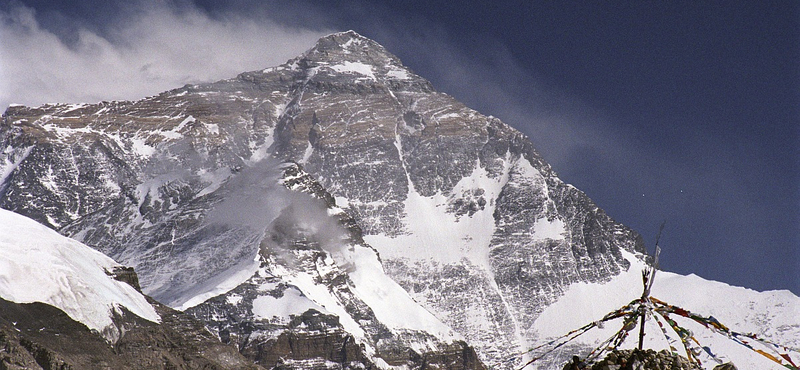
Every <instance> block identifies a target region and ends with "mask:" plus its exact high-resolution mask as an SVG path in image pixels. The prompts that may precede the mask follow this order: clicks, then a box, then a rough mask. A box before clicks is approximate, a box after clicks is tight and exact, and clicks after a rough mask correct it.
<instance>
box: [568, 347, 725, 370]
mask: <svg viewBox="0 0 800 370" xmlns="http://www.w3.org/2000/svg"><path fill="white" fill-rule="evenodd" d="M583 369H585V370H590V369H591V370H702V368H701V367H700V366H698V365H697V364H694V363H692V362H690V361H689V360H688V359H686V358H685V357H682V356H679V355H676V354H673V353H670V352H669V351H666V350H662V351H659V352H656V351H653V350H652V349H646V350H638V349H633V350H618V351H612V352H611V353H609V354H608V356H606V358H604V359H603V360H601V361H599V362H597V363H595V364H593V365H591V367H588V366H586V365H584V364H582V363H581V362H580V360H579V359H577V358H573V361H572V362H570V363H568V364H566V365H565V366H564V370H583ZM714 370H736V367H735V366H733V364H731V363H727V364H723V365H719V366H716V367H714Z"/></svg>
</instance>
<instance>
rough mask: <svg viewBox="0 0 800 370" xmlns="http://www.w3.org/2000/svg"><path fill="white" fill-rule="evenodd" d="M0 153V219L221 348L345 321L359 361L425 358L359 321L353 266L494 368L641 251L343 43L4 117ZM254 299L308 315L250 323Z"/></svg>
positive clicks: (371, 49) (373, 319)
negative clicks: (210, 334) (113, 280)
mask: <svg viewBox="0 0 800 370" xmlns="http://www.w3.org/2000/svg"><path fill="white" fill-rule="evenodd" d="M0 147H5V148H6V150H5V151H4V152H3V153H2V156H3V161H0V164H2V171H0V173H2V174H3V176H2V177H0V195H1V196H2V198H0V207H2V208H6V209H11V210H14V211H16V212H19V213H22V214H26V215H29V216H30V217H32V218H34V219H37V220H39V221H40V222H43V223H46V224H48V225H49V226H51V227H53V228H55V229H58V230H59V231H60V232H61V233H63V234H66V235H69V236H72V237H75V238H76V239H79V240H81V241H84V242H85V243H86V244H90V245H92V246H94V247H95V248H97V249H99V250H101V251H103V252H105V253H107V254H109V255H111V256H113V257H114V258H116V259H119V260H121V261H123V262H124V263H125V264H129V265H133V266H134V267H135V268H136V269H137V271H138V272H139V273H140V281H141V284H142V288H143V289H144V291H145V292H148V293H152V294H153V295H154V296H155V297H156V298H157V299H161V300H164V301H165V302H167V303H168V304H170V305H171V306H174V307H181V308H184V309H187V310H189V311H190V312H193V313H194V315H195V316H196V317H198V318H200V319H205V320H207V323H208V324H209V325H212V326H214V325H216V326H217V327H219V328H222V329H219V333H220V335H221V336H223V334H224V333H223V331H224V330H228V333H227V334H224V335H229V336H231V335H232V334H233V335H232V336H231V337H236V336H238V335H240V334H241V333H245V332H247V330H250V329H247V330H244V331H240V332H238V334H237V333H235V332H232V331H231V330H230V327H234V326H236V325H244V326H247V325H250V324H248V322H249V323H256V324H257V325H255V326H263V330H264V331H263V333H261V334H258V333H256V335H262V337H263V338H267V339H266V340H267V341H270V340H274V339H268V338H271V337H270V335H271V334H268V333H271V332H272V331H274V330H278V331H279V330H283V329H276V328H281V327H283V328H289V329H290V330H294V329H292V328H290V327H291V325H299V324H297V322H295V324H292V322H293V321H292V319H291V317H303V318H304V319H303V320H301V323H305V325H312V326H313V325H322V326H320V327H323V328H328V329H330V330H333V331H335V330H341V328H340V327H339V326H341V325H345V324H346V326H347V325H349V326H347V328H348V329H347V330H344V331H343V332H342V333H349V334H350V335H353V334H354V337H359V335H362V337H361V338H364V339H362V340H363V341H362V342H361V344H364V345H365V348H366V350H365V353H366V355H365V356H366V357H367V358H370V359H371V360H372V361H376V364H377V366H379V367H383V366H392V365H396V366H399V365H400V364H403V363H406V364H412V363H416V362H414V361H417V360H415V359H416V358H417V357H415V356H421V355H423V354H424V353H427V352H426V351H428V350H431V349H435V348H437V347H439V348H443V347H446V346H447V345H445V344H444V343H439V344H431V343H427V341H428V339H426V338H429V337H427V336H426V335H425V334H424V330H423V331H417V332H416V333H411V334H409V332H406V331H405V330H406V329H408V328H407V327H406V326H398V325H396V324H392V323H391V320H388V321H386V320H382V319H380V318H379V316H380V315H381V312H382V311H381V309H382V307H380V305H379V304H377V303H375V302H376V301H375V300H374V299H373V300H372V301H370V297H369V296H366V295H365V294H366V292H367V290H365V289H366V288H367V287H369V285H368V284H367V283H359V282H358V281H359V275H358V274H357V273H354V272H359V271H372V272H371V273H370V275H366V276H361V277H360V278H361V279H362V281H368V280H369V279H372V278H380V279H383V276H384V275H385V276H388V277H389V278H391V279H392V280H393V281H394V282H396V284H397V286H398V287H402V289H399V288H397V287H395V285H394V284H395V283H393V282H392V283H390V282H389V281H386V283H385V284H384V285H385V286H390V290H391V292H393V293H391V294H400V295H404V297H407V299H409V300H410V301H412V302H416V303H418V304H419V307H420V308H421V309H422V310H425V311H427V312H429V313H430V314H432V316H433V317H435V318H436V319H438V320H439V321H441V324H442V325H444V326H445V327H448V328H450V329H452V330H454V332H456V333H458V334H459V335H460V336H463V337H464V338H468V339H469V345H472V346H474V347H475V348H476V351H477V352H478V355H479V356H480V358H481V360H483V361H485V362H486V363H487V364H489V365H491V366H498V367H503V368H512V367H514V365H515V364H519V363H520V361H521V360H522V357H521V355H520V354H521V353H523V352H525V351H526V350H527V349H528V348H529V347H531V343H532V342H533V341H536V340H538V339H539V333H537V332H536V331H535V330H534V328H533V325H532V323H534V322H535V321H536V319H537V318H538V317H539V315H540V314H542V312H544V311H545V309H546V307H547V306H549V305H550V304H552V303H554V302H556V301H557V300H558V299H559V297H561V296H562V295H563V294H564V293H565V292H566V291H567V290H568V289H569V287H570V286H572V285H573V284H575V283H608V282H610V281H612V280H614V278H615V277H616V276H619V275H620V274H625V273H626V272H627V273H629V272H630V270H631V267H632V266H633V265H635V264H633V263H632V262H631V260H630V259H629V258H626V256H628V255H636V257H633V258H634V261H636V260H638V259H641V258H644V252H645V247H644V243H643V241H642V238H641V236H639V235H638V234H637V233H636V232H635V231H633V230H631V229H629V228H627V227H625V226H624V225H621V224H619V223H616V222H615V221H614V220H613V219H611V218H610V217H609V216H608V215H607V214H605V212H604V211H603V210H602V209H600V208H599V207H597V205H595V204H594V203H593V202H592V201H591V199H589V198H588V197H587V196H586V195H585V194H584V193H583V192H581V191H580V190H578V189H576V188H574V187H573V186H570V185H568V184H565V183H563V181H561V180H560V179H558V177H557V176H556V174H555V172H554V171H553V169H552V168H551V167H550V166H549V165H548V164H547V163H546V162H545V161H544V160H543V159H542V158H541V156H539V155H538V153H537V152H536V151H535V149H534V148H533V146H532V144H531V143H530V141H529V140H528V139H527V138H526V137H525V135H524V134H522V133H521V132H519V131H518V130H516V129H514V128H513V127H510V126H508V125H506V124H504V123H502V122H501V121H500V120H498V119H496V118H493V117H491V116H483V115H481V114H480V113H478V112H476V111H474V110H472V109H469V108H468V107H466V106H464V105H463V104H461V103H459V102H457V101H456V100H455V99H454V98H452V97H450V96H449V95H447V94H444V93H440V92H437V91H436V90H435V89H434V88H433V86H431V84H430V83H429V82H428V81H426V80H424V79H423V78H421V77H419V76H417V75H416V74H414V73H413V72H412V71H411V70H409V69H408V68H407V67H405V66H403V65H402V63H401V62H400V61H399V59H397V58H396V57H395V56H393V55H391V53H389V52H388V51H386V50H385V49H384V48H383V47H382V46H380V45H378V44H377V43H375V42H374V41H371V40H369V39H367V38H364V37H362V36H360V35H358V34H357V33H355V32H352V31H348V32H342V33H337V34H332V35H329V36H326V37H323V38H321V39H320V41H318V42H317V45H315V46H314V47H312V48H311V49H309V51H307V52H306V53H304V54H302V55H301V56H298V57H297V58H294V59H291V60H289V61H288V62H287V63H286V64H283V65H281V66H278V67H272V68H267V69H263V70H258V71H252V72H245V73H242V74H239V75H238V76H237V77H235V78H232V79H227V80H222V81H218V82H214V83H209V84H199V85H187V86H184V87H182V88H178V89H173V90H170V91H168V92H165V93H162V94H159V95H157V96H153V97H148V98H145V99H142V100H139V101H134V102H102V103H98V104H95V105H48V106H42V107H39V108H27V107H12V108H9V109H8V110H7V111H6V113H5V114H4V115H3V118H2V125H0ZM281 162H296V163H299V164H300V165H301V166H298V167H296V168H297V171H298V172H296V173H295V175H299V174H300V173H304V175H302V176H300V177H301V178H305V179H307V180H304V181H306V182H307V184H306V185H304V186H303V187H302V189H297V190H300V192H301V193H305V194H309V193H310V194H311V195H312V198H314V197H316V199H317V200H320V199H322V200H323V202H322V203H325V204H326V205H324V206H321V205H320V203H316V204H317V205H313V204H311V203H313V202H309V201H307V200H301V199H305V198H302V197H301V198H298V195H292V194H293V193H292V191H293V190H292V189H286V188H285V186H284V185H285V179H286V176H287V172H286V171H287V170H288V169H290V168H294V167H291V166H290V167H285V166H281V165H278V164H277V163H281ZM301 168H302V170H301ZM292 171H294V170H292ZM292 176H293V175H292ZM290 177H291V176H290ZM282 178H283V179H284V180H280V179H282ZM312 179H313V181H312ZM281 181H284V182H281ZM281 184H284V185H281ZM312 184H316V185H312ZM313 189H317V190H320V189H321V190H324V191H323V192H320V191H317V190H313ZM314 194H317V195H316V196H314ZM319 194H327V195H319ZM271 197H272V198H275V199H282V200H269V199H271ZM337 205H338V206H337ZM337 208H338V209H337ZM220 209H222V210H220ZM298 209H299V210H302V211H299V212H300V213H297V212H298V211H297V210H298ZM226 210H227V211H226ZM331 212H332V213H333V215H342V214H344V215H347V216H348V217H349V218H342V217H339V219H338V221H337V222H342V223H344V225H345V226H344V227H343V230H344V231H342V229H339V228H340V227H341V226H335V227H333V228H330V227H328V222H327V221H325V217H317V216H316V215H328V216H330V215H331ZM298 215H300V216H302V217H298ZM223 216H224V217H223ZM336 217H338V216H336ZM347 225H351V226H353V225H354V226H357V227H358V232H355V231H354V229H353V228H351V227H350V226H347ZM332 230H333V231H332ZM336 230H338V231H336ZM348 230H349V231H348ZM221 246H224V248H222V247H221ZM264 251H266V252H264ZM362 252H363V253H364V254H363V255H364V256H367V257H369V258H368V259H354V256H360V255H361V253H362ZM337 253H338V255H337ZM378 256H380V257H378ZM365 261H366V262H365ZM373 261H377V266H378V267H375V268H367V267H369V266H373V267H374V266H376V265H374V264H373ZM360 267H364V268H367V269H365V270H359V268H360ZM262 272H263V273H262ZM300 276H302V279H300V278H298V277H300ZM248 281H249V283H248ZM382 281H385V280H382ZM248 284H249V285H248ZM242 285H246V286H245V287H243V288H242V289H241V290H237V289H239V288H237V287H239V286H242ZM320 288H322V290H320ZM398 289H399V290H398ZM217 294H222V296H217V298H211V299H209V300H206V301H205V302H207V303H202V301H203V300H205V299H206V298H210V297H212V296H214V295H217ZM361 295H364V296H361ZM373 298H374V297H373ZM403 299H406V298H403ZM368 301H369V302H372V303H369V302H368ZM241 302H245V305H246V306H247V305H249V306H247V307H248V308H247V309H244V308H236V307H239V305H240V304H241ZM257 302H273V303H274V304H277V305H281V304H284V305H289V304H290V303H291V304H297V303H298V302H303V303H302V304H301V306H303V305H307V307H312V306H313V307H317V308H320V307H321V308H323V309H324V310H323V311H325V310H327V311H328V312H327V313H326V312H320V311H317V312H318V313H317V314H313V313H312V314H310V315H305V313H299V312H293V313H290V314H286V315H289V316H284V314H279V315H273V316H272V317H271V318H266V317H262V316H259V315H258V314H256V311H258V312H261V313H262V314H264V315H271V314H272V313H274V312H268V311H263V310H259V309H257V308H256V307H257V306H258V307H260V306H259V304H258V303H257ZM281 302H283V303H281ZM234 303H235V304H234ZM314 305H316V306H314ZM190 307H194V308H190ZM303 307H306V306H303ZM237 309H238V310H241V311H242V312H244V315H243V316H241V317H239V318H235V319H232V318H229V319H224V317H225V312H226V311H225V310H229V311H230V312H234V311H235V312H238V311H236V310H237ZM204 310H205V312H206V314H205V316H204V313H203V312H204ZM414 310H416V308H414ZM212 311H214V312H216V313H217V314H219V315H222V317H223V319H221V320H217V319H209V317H211V315H210V314H209V312H212ZM331 312H335V313H337V314H336V315H334V316H337V317H338V318H339V319H340V321H339V323H338V324H337V323H333V321H331V322H330V323H328V324H326V322H328V321H329V320H328V319H326V318H325V317H326V316H325V315H328V314H330V313H331ZM420 312H421V311H420ZM237 315H238V314H237ZM291 315H294V316H291ZM304 315H305V316H304ZM348 317H350V319H348ZM384 317H387V316H385V315H384ZM226 320H227V321H226ZM237 320H239V321H237ZM248 320H250V321H248ZM349 320H352V321H349ZM437 325H438V324H437ZM336 328H339V329H336ZM237 330H238V329H237ZM271 330H272V331H271ZM326 330H327V329H326ZM276 332H277V331H276ZM362 332H364V333H369V334H366V335H363V334H360V333H362ZM253 333H255V331H250V332H249V333H248V334H246V335H251V334H253ZM337 335H338V334H337ZM347 335H348V334H343V335H342V336H341V337H340V338H339V339H336V340H340V339H342V338H345V337H347ZM278 336H280V334H278ZM432 337H436V335H433V336H432ZM254 338H255V337H254ZM240 339H241V338H240ZM440 339H441V336H440ZM236 340H238V339H236V338H234V339H231V341H236ZM342 340H343V339H342ZM244 342H247V343H250V342H248V339H246V338H245V339H244ZM341 343H343V342H340V344H341ZM426 343H427V344H426ZM456 347H458V345H457V346H456ZM240 349H242V348H240ZM403 353H404V354H403ZM412 353H415V354H412ZM381 355H382V356H383V357H381ZM351 357H352V356H351ZM467 357H469V356H467ZM339 359H340V358H339ZM387 359H388V362H386V361H387ZM270 361H272V360H270ZM315 361H316V360H315ZM325 361H327V360H325ZM381 361H384V362H386V363H385V364H384V363H381ZM395 361H397V362H395ZM404 361H405V362H404ZM409 361H410V362H409ZM315 363H316V362H315ZM322 363H323V364H324V363H325V362H324V361H323V362H322ZM337 363H338V364H339V365H331V366H348V365H346V362H344V363H341V362H337ZM303 364H306V365H308V363H303ZM343 364H344V365H343ZM294 366H299V367H302V366H303V365H302V364H301V363H295V365H294Z"/></svg>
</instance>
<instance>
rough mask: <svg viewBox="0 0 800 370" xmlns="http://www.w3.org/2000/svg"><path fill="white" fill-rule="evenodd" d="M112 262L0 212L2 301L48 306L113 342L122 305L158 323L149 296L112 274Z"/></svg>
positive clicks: (40, 227) (19, 218) (56, 235)
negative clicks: (44, 304)
mask: <svg viewBox="0 0 800 370" xmlns="http://www.w3.org/2000/svg"><path fill="white" fill-rule="evenodd" d="M117 266H120V265H119V264H118V263H116V262H114V260H112V259H111V258H109V257H107V256H105V255H104V254H102V253H100V252H98V251H96V250H94V249H92V248H89V247H88V246H86V245H84V244H81V243H80V242H77V241H75V240H73V239H70V238H67V237H64V236H61V235H59V234H58V233H57V232H55V231H53V230H51V229H49V228H47V227H45V226H44V225H41V224H39V223H37V222H36V221H33V220H31V219H29V218H27V217H24V216H22V215H19V214H16V213H13V212H11V211H7V210H4V209H0V297H2V298H3V299H6V300H9V301H13V302H16V303H31V302H43V303H47V304H49V305H52V306H55V307H58V308H59V309H61V310H63V311H64V312H66V313H67V315H69V316H70V317H71V318H73V319H74V320H76V321H79V322H81V323H83V324H85V325H86V326H87V327H89V328H90V329H93V330H97V331H98V332H100V333H101V334H102V335H103V336H104V337H105V338H106V339H108V340H110V341H112V342H113V341H114V340H115V339H117V337H118V334H119V331H118V329H117V328H116V326H115V325H114V323H113V321H112V314H113V313H114V312H115V311H116V312H118V313H121V312H120V311H119V308H120V307H124V308H126V309H127V310H128V311H130V312H132V313H134V314H136V315H137V316H140V317H142V318H144V319H147V320H149V321H153V322H159V321H160V317H159V316H158V314H157V313H156V311H155V309H154V308H153V306H151V305H150V304H149V303H147V300H146V299H145V297H144V296H143V295H142V294H140V293H139V292H137V291H136V290H135V289H134V288H133V287H131V286H130V285H128V284H127V283H124V282H121V281H117V280H114V279H113V278H112V277H111V276H109V275H108V272H110V271H112V270H113V268H114V267H117Z"/></svg>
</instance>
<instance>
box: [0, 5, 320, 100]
mask: <svg viewBox="0 0 800 370" xmlns="http://www.w3.org/2000/svg"><path fill="white" fill-rule="evenodd" d="M126 18H127V19H126V20H125V21H124V22H118V23H119V24H116V25H114V26H115V27H113V28H112V29H114V31H113V35H111V36H112V37H103V36H101V35H99V34H97V33H94V32H91V31H89V30H87V29H81V30H79V31H78V32H77V40H76V42H74V43H70V44H69V45H67V44H65V43H64V42H63V40H62V39H60V38H59V36H58V35H56V34H54V33H52V32H50V31H48V30H46V29H44V28H43V27H41V26H40V24H39V23H38V22H37V20H36V16H35V12H34V10H32V9H30V8H27V7H24V6H17V7H15V8H12V9H11V10H10V11H9V12H2V11H0V40H1V42H0V109H2V110H5V108H6V107H7V106H8V105H9V104H11V103H18V104H25V105H30V106H37V105H41V104H44V103H51V102H63V103H78V102H89V103H93V102H97V101H100V100H120V99H138V98H142V97H145V96H148V95H154V94H157V93H159V92H161V91H165V90H168V89H171V88H176V87H180V86H182V85H184V84H187V83H196V82H206V81H215V80H219V79H223V78H230V77H234V76H236V75H237V74H238V73H241V72H245V71H250V70H256V69H260V68H265V67H270V66H274V65H278V64H281V63H284V62H285V61H286V60H288V59H290V58H292V57H294V56H296V55H298V54H300V53H302V52H303V51H305V50H306V49H308V48H310V47H311V46H313V44H314V42H315V41H316V40H317V39H318V38H319V37H321V36H323V35H324V34H326V33H329V32H326V31H324V30H323V31H318V30H309V29H303V28H292V27H286V26H281V25H279V24H277V23H275V22H273V21H271V20H269V19H263V18H262V19H255V18H252V19H251V18H246V17H244V16H242V15H234V14H228V15H226V16H224V17H221V18H211V17H209V16H208V15H207V14H205V13H203V12H201V11H199V10H198V9H196V8H193V7H189V8H182V9H177V8H174V7H168V6H164V5H160V6H153V7H149V8H145V9H140V11H138V12H136V13H132V14H131V15H130V17H126Z"/></svg>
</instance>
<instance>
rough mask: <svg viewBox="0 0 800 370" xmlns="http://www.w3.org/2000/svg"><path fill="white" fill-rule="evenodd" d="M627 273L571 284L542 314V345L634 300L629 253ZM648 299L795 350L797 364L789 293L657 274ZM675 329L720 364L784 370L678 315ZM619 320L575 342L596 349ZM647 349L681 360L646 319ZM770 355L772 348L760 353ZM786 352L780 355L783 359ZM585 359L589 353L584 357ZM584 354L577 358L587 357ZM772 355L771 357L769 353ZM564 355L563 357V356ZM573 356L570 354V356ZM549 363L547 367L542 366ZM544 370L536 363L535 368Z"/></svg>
mask: <svg viewBox="0 0 800 370" xmlns="http://www.w3.org/2000/svg"><path fill="white" fill-rule="evenodd" d="M625 256H626V258H627V259H628V261H630V262H631V268H630V269H628V271H627V272H625V273H622V274H620V275H619V276H617V277H615V278H614V279H613V280H611V281H610V282H608V283H605V284H593V283H576V284H572V285H571V286H570V287H569V289H568V290H567V291H566V293H565V294H564V295H563V296H562V297H561V298H559V300H558V301H557V302H555V303H553V304H552V305H550V306H549V307H547V309H545V311H544V312H542V314H541V316H539V318H538V319H537V320H536V322H535V323H534V328H535V330H536V331H537V332H538V334H539V335H540V339H541V340H540V342H542V343H544V342H545V339H546V338H552V337H558V336H561V335H563V334H566V333H567V332H569V331H570V330H573V329H577V328H579V327H582V326H583V325H586V324H588V323H590V322H593V321H596V320H599V319H601V318H602V317H603V316H604V315H606V314H607V313H609V312H611V311H613V310H616V309H618V308H620V307H622V306H624V305H626V304H628V303H629V302H631V301H632V300H634V299H636V298H638V297H639V296H640V295H641V291H642V278H641V271H642V269H643V268H644V263H643V262H642V261H641V260H640V259H639V258H637V257H635V256H634V255H632V254H630V253H627V254H626V255H625ZM650 296H651V297H654V298H658V299H660V300H662V301H664V302H667V303H669V304H671V305H674V306H678V307H681V308H683V309H686V310H688V311H690V312H692V313H694V314H697V315H701V316H704V317H708V316H713V317H714V318H716V319H717V320H719V322H721V323H722V324H724V325H726V326H727V327H728V328H729V329H730V330H732V331H735V332H738V333H753V334H756V335H757V336H758V337H759V338H762V339H766V340H769V341H771V342H774V343H778V344H781V345H784V346H787V347H789V348H790V349H794V350H795V351H789V352H790V355H791V356H792V359H793V361H794V362H795V363H798V361H800V352H798V351H797V348H799V347H800V325H798V324H797V320H796V318H797V317H800V297H797V296H795V295H794V294H792V293H791V292H789V291H785V290H780V291H767V292H757V291H754V290H751V289H746V288H741V287H735V286H730V285H728V284H725V283H720V282H716V281H710V280H705V279H703V278H701V277H699V276H696V275H693V274H692V275H688V276H684V275H679V274H674V273H670V272H665V271H658V273H657V274H656V281H655V283H654V285H653V289H652V292H651V294H650ZM671 317H672V318H673V319H674V320H676V321H677V322H678V324H679V325H680V326H682V327H684V328H686V329H689V330H690V331H691V332H692V333H693V335H694V337H695V338H696V339H697V341H698V342H699V343H701V344H702V345H703V346H707V347H709V348H710V349H711V350H712V353H714V354H715V355H716V356H717V357H718V358H719V359H721V360H723V361H725V362H727V361H732V362H733V363H734V364H735V365H736V366H737V367H738V368H739V369H776V370H777V369H784V367H782V366H780V365H779V364H777V363H775V362H773V361H771V360H769V359H767V358H765V357H763V356H761V355H759V354H757V353H755V352H753V351H751V350H750V349H748V348H746V347H744V346H742V345H741V344H738V343H736V342H734V341H732V340H730V339H728V338H727V337H726V336H723V335H720V334H717V333H713V332H711V331H710V330H708V329H706V328H704V327H702V326H701V325H699V324H697V323H695V322H693V321H691V320H688V319H686V318H683V317H681V316H678V315H672V316H671ZM621 325H622V320H621V319H617V320H614V321H611V322H609V323H607V324H605V327H604V328H603V329H593V330H591V331H589V332H587V333H586V334H584V335H583V336H581V337H579V338H578V339H577V340H576V342H577V343H581V344H583V345H584V347H585V348H589V347H592V348H593V347H594V346H596V345H597V343H600V342H601V341H603V340H605V339H607V338H609V337H610V336H611V335H613V333H615V332H616V331H617V330H619V329H620V327H621ZM638 330H639V329H638V326H637V328H635V329H634V330H633V331H631V333H633V334H631V336H630V337H629V338H628V339H627V340H626V341H625V342H624V343H623V345H622V347H623V348H633V347H634V346H636V345H637V343H638V342H637V338H635V336H636V335H635V334H636V333H638ZM645 332H646V334H647V335H646V337H645V347H646V348H652V349H655V350H661V349H669V345H670V344H672V346H673V347H675V348H677V349H678V351H679V352H678V353H679V354H682V355H684V356H685V353H683V351H684V349H683V346H682V345H681V343H680V341H679V340H678V339H677V338H678V336H677V335H675V333H674V332H672V331H671V330H670V329H667V334H669V335H670V337H671V339H672V340H673V341H672V342H671V343H670V342H668V341H667V340H666V339H665V338H664V335H663V333H662V331H661V329H660V328H659V327H658V326H657V324H656V323H655V322H654V321H653V320H652V318H650V319H648V321H647V322H646V324H645ZM752 342H753V341H751V343H750V344H752V345H754V347H756V348H758V349H763V350H765V351H770V350H771V349H770V348H763V347H758V346H757V345H756V343H752ZM786 352H787V351H785V350H784V351H782V353H786ZM586 353H588V351H586ZM586 353H581V354H582V355H585V354H586ZM770 353H774V352H770ZM563 355H566V352H565V353H564V354H563ZM569 355H570V356H571V355H572V354H571V353H570V354H569ZM699 359H700V360H701V361H702V365H703V367H704V368H706V369H712V368H713V367H714V366H716V365H717V363H716V362H715V361H714V360H713V359H712V358H711V357H709V356H707V355H706V354H702V355H700V357H699ZM543 363H545V364H546V363H547V362H543ZM535 364H537V365H539V366H543V365H541V364H539V363H538V362H537V363H535ZM532 368H536V367H535V366H531V367H528V369H532ZM540 368H544V367H540Z"/></svg>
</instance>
